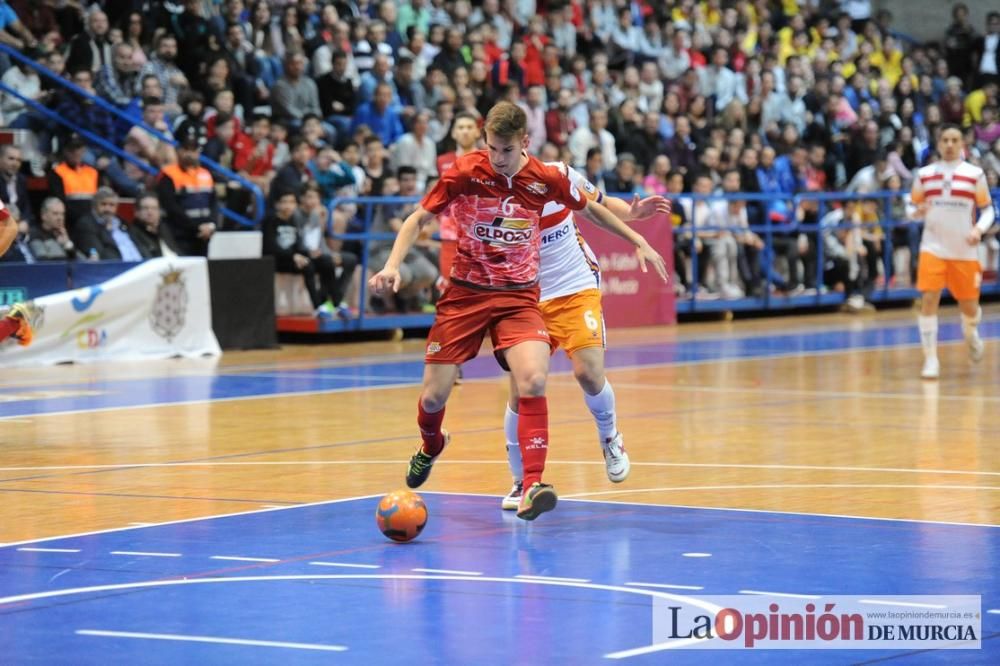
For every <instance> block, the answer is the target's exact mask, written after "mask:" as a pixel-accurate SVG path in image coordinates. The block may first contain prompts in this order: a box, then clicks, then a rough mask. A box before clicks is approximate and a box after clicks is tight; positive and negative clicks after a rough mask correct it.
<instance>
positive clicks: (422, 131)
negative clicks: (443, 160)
mask: <svg viewBox="0 0 1000 666" xmlns="http://www.w3.org/2000/svg"><path fill="white" fill-rule="evenodd" d="M430 119H431V114H430V112H429V111H421V112H420V113H418V114H417V116H416V118H414V120H413V130H412V131H410V132H407V133H406V134H404V135H403V136H402V137H400V139H399V141H397V142H396V143H395V144H394V145H393V146H392V148H391V149H390V150H389V159H390V161H391V163H392V167H393V168H394V169H397V170H398V169H399V167H401V166H404V165H406V166H412V167H414V168H415V169H416V170H417V188H418V189H421V190H423V189H425V188H426V187H427V181H428V180H430V179H431V178H436V177H437V176H438V172H437V147H436V146H435V144H434V142H433V141H432V140H431V138H430V137H429V136H427V129H428V127H429V124H430Z"/></svg>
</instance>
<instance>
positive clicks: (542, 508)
mask: <svg viewBox="0 0 1000 666" xmlns="http://www.w3.org/2000/svg"><path fill="white" fill-rule="evenodd" d="M558 501H559V496H558V495H556V489H555V488H553V487H552V486H550V485H549V484H547V483H537V482H536V483H533V484H531V488H528V491H527V492H526V493H524V494H523V495H521V504H520V506H519V507H518V509H517V517H518V518H521V519H522V520H534V519H535V518H538V516H540V515H542V514H543V513H545V512H546V511H551V510H552V509H554V508H556V502H558Z"/></svg>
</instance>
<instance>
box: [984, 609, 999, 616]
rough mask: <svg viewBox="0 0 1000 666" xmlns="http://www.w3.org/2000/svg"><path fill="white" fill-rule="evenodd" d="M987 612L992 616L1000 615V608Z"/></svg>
mask: <svg viewBox="0 0 1000 666" xmlns="http://www.w3.org/2000/svg"><path fill="white" fill-rule="evenodd" d="M986 612H987V613H990V614H991V615H1000V608H991V609H990V610H988V611H986Z"/></svg>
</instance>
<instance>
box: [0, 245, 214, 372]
mask: <svg viewBox="0 0 1000 666" xmlns="http://www.w3.org/2000/svg"><path fill="white" fill-rule="evenodd" d="M28 307H29V310H30V313H31V322H32V325H33V327H34V332H35V335H34V341H33V342H32V344H31V345H30V346H28V347H21V346H19V345H18V344H17V343H16V342H15V341H14V340H13V339H8V340H6V341H4V342H2V343H0V366H4V367H9V366H24V365H51V364H55V363H68V362H73V363H94V362H98V361H137V360H142V359H162V358H171V357H174V356H184V357H189V358H190V357H198V356H218V355H220V354H221V353H222V350H221V349H220V348H219V343H218V341H217V340H216V339H215V333H213V332H212V305H211V295H210V292H209V284H208V261H207V260H206V259H204V258H201V257H175V258H173V259H151V260H149V261H146V262H144V263H142V264H139V265H137V266H136V267H135V268H132V269H130V270H128V271H126V272H124V273H121V274H120V275H116V276H115V277H113V278H111V279H110V280H107V281H106V282H102V283H101V284H99V285H96V286H93V287H86V288H83V289H75V290H73V291H67V292H62V293H58V294H52V295H50V296H43V297H41V298H37V299H35V300H34V301H29V303H28Z"/></svg>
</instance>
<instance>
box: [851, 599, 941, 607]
mask: <svg viewBox="0 0 1000 666" xmlns="http://www.w3.org/2000/svg"><path fill="white" fill-rule="evenodd" d="M858 603H859V604H872V605H875V606H905V607H907V608H936V609H941V608H947V607H948V606H946V605H945V604H921V603H917V602H916V601H893V600H891V599H858Z"/></svg>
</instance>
